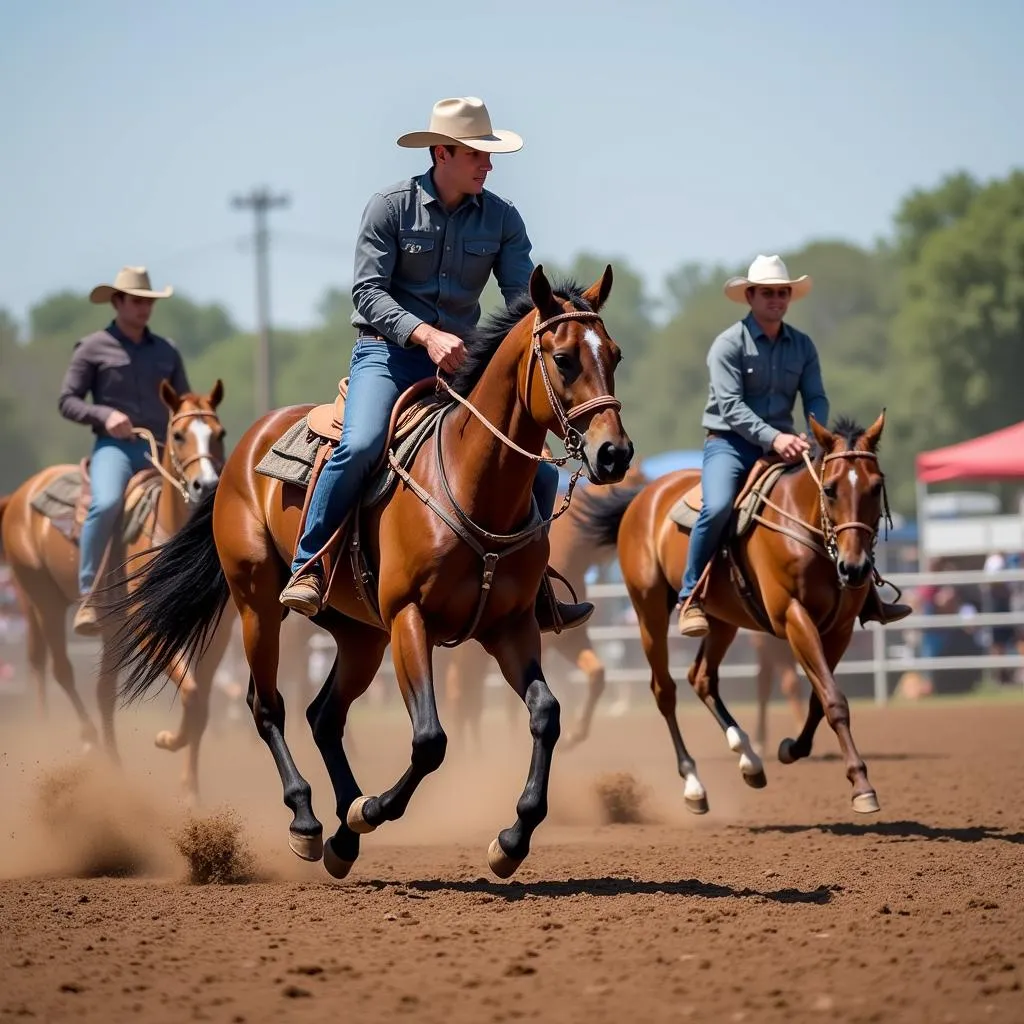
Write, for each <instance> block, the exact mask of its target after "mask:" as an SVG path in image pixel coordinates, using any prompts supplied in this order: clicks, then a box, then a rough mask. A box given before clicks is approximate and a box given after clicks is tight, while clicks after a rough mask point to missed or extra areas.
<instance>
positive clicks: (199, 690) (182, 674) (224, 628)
mask: <svg viewBox="0 0 1024 1024" xmlns="http://www.w3.org/2000/svg"><path fill="white" fill-rule="evenodd" d="M233 625H234V616H230V615H225V616H224V617H223V618H222V619H221V622H220V624H219V625H218V626H217V631H216V633H215V634H214V636H213V641H212V642H211V644H210V646H209V647H208V648H207V649H206V651H205V652H204V654H203V656H202V658H200V659H199V662H198V663H197V664H196V665H194V666H188V667H186V666H184V665H182V664H181V663H180V662H177V663H175V665H174V668H173V669H172V671H171V672H170V673H169V675H170V678H171V681H172V682H173V683H174V684H175V685H176V686H177V688H178V698H179V700H180V701H181V724H180V725H179V726H178V731H177V732H171V731H170V730H168V729H165V730H163V731H162V732H158V733H157V734H156V740H155V741H154V742H155V744H156V746H158V747H159V748H160V749H161V750H170V751H175V750H181V749H182V747H185V746H187V747H188V752H187V754H186V757H185V769H184V771H183V773H182V777H181V787H182V789H183V791H184V793H185V798H186V799H187V800H188V801H189V803H193V804H194V803H198V801H199V745H200V743H201V742H202V739H203V734H204V733H205V732H206V726H207V723H208V722H209V720H210V691H211V690H212V688H213V674H214V672H216V670H217V666H218V665H219V664H220V662H221V660H222V659H223V657H224V654H225V652H226V651H227V648H228V644H229V642H230V640H231V628H232V626H233Z"/></svg>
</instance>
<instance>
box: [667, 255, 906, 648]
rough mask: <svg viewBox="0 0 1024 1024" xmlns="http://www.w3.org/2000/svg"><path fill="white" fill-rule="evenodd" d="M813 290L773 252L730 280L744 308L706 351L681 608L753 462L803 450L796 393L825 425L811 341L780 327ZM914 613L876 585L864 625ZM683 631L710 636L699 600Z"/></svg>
mask: <svg viewBox="0 0 1024 1024" xmlns="http://www.w3.org/2000/svg"><path fill="white" fill-rule="evenodd" d="M810 290H811V279H810V278H809V277H808V276H807V275H806V274H805V275H804V276H803V277H799V278H797V279H796V280H790V277H789V272H788V271H787V270H786V265H785V264H784V263H783V262H782V260H781V259H780V258H779V257H778V256H758V257H757V259H755V260H754V262H753V263H752V264H751V265H750V270H749V271H748V273H747V276H746V277H740V278H732V279H731V280H729V281H727V282H726V285H725V294H726V295H727V296H728V297H729V298H730V299H732V300H733V301H734V302H746V303H747V304H748V305H749V306H750V312H749V313H748V314H747V316H745V317H744V318H743V319H742V320H741V321H740V322H739V323H737V324H733V326H732V327H730V328H728V329H727V330H725V331H723V332H722V333H721V334H720V335H719V336H718V337H717V338H716V339H715V341H714V343H713V344H712V346H711V351H710V352H709V353H708V369H709V370H710V376H711V381H710V387H709V389H708V402H707V406H706V407H705V409H704V418H703V420H702V423H703V425H704V428H705V430H706V431H707V439H706V440H705V442H704V460H703V465H702V468H701V489H702V494H703V504H702V506H701V510H700V516H699V517H698V519H697V523H696V525H695V526H694V528H693V533H692V535H691V537H690V546H689V549H688V551H687V556H686V573H685V575H684V576H683V585H682V588H681V589H680V591H679V602H680V604H681V605H685V603H686V600H687V599H688V598H689V597H690V595H691V594H692V593H693V592H694V590H695V589H696V588H697V584H698V583H699V582H700V578H701V576H702V575H703V573H704V569H705V568H706V567H707V565H708V563H709V562H710V561H711V559H712V558H713V557H714V554H715V552H716V551H717V550H718V546H719V543H720V541H721V538H722V535H723V533H724V531H725V528H726V526H727V525H728V523H729V517H730V516H731V514H732V507H733V503H734V502H735V500H736V496H737V495H738V494H739V492H740V489H741V488H742V486H743V484H744V482H745V480H746V479H747V475H748V474H749V473H750V470H751V468H752V467H753V465H754V463H755V462H756V461H757V460H758V459H759V458H760V457H761V456H762V455H763V454H765V452H769V451H774V452H776V453H777V454H778V455H780V456H781V457H782V458H783V459H784V460H785V461H787V462H796V461H797V460H799V459H800V458H801V457H802V455H803V453H804V452H805V451H808V450H809V447H810V446H809V445H808V443H807V439H806V437H805V436H804V435H803V434H796V433H795V429H796V428H795V427H794V425H793V407H794V406H795V405H796V398H797V394H798V393H799V395H800V399H801V401H802V403H803V408H804V416H805V418H808V419H809V418H810V417H811V416H813V417H814V418H815V419H816V420H817V421H818V422H819V423H827V422H828V411H829V406H828V398H827V396H826V395H825V386H824V384H823V383H822V379H821V365H820V363H819V362H818V351H817V349H816V348H815V346H814V342H813V341H811V339H810V338H809V337H808V336H807V335H806V334H804V333H803V332H802V331H798V330H796V328H794V327H791V326H790V325H789V324H787V323H784V322H783V317H784V316H785V315H786V311H787V309H788V308H789V303H790V301H791V300H798V299H802V298H803V297H804V296H805V295H806V294H807V293H808V292H809V291H810ZM910 612H911V609H910V608H909V607H908V606H907V605H899V604H885V603H883V602H882V600H881V598H880V597H879V596H878V593H877V591H876V590H875V589H874V587H872V589H871V594H870V595H869V597H868V599H867V601H866V602H865V606H864V610H863V612H862V619H863V620H865V621H867V620H872V619H873V620H875V621H877V622H881V623H883V624H885V623H889V622H895V621H897V620H898V619H902V618H904V617H905V616H907V615H909V614H910ZM679 632H680V633H681V634H682V635H683V636H693V637H703V636H707V634H708V620H707V616H706V615H705V614H704V609H703V608H702V607H701V603H700V601H699V600H698V599H696V598H695V599H694V600H692V601H691V602H690V604H689V607H687V608H686V610H685V612H683V613H681V614H680V616H679Z"/></svg>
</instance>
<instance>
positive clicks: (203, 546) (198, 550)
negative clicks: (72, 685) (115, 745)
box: [103, 492, 230, 704]
mask: <svg viewBox="0 0 1024 1024" xmlns="http://www.w3.org/2000/svg"><path fill="white" fill-rule="evenodd" d="M215 496H216V492H214V493H213V494H210V495H208V496H207V497H206V498H204V499H203V500H202V501H201V502H200V504H199V505H197V506H196V509H195V511H194V512H193V513H192V515H191V516H190V517H189V520H188V522H186V523H185V525H184V526H183V527H182V528H181V530H179V531H178V532H177V533H176V534H175V535H174V536H173V537H172V538H171V539H170V540H169V541H168V542H167V543H166V544H165V545H163V547H161V548H159V549H158V550H157V552H156V555H155V556H153V557H152V558H151V560H149V561H148V562H146V564H145V565H143V566H142V567H141V568H139V569H136V570H134V571H129V572H128V576H127V579H126V582H127V584H128V585H129V586H134V588H135V589H134V591H132V592H131V593H127V592H126V591H125V590H122V591H121V595H122V596H120V597H119V598H117V599H116V600H115V601H113V602H108V601H104V602H103V605H104V612H105V614H106V615H110V616H112V617H113V618H114V621H118V622H120V625H119V626H118V627H117V630H116V632H115V633H114V635H113V638H112V640H111V641H110V647H111V653H112V654H113V657H114V660H115V664H116V666H117V668H118V669H119V670H120V671H121V672H123V673H124V680H123V682H122V684H121V686H120V687H119V689H118V695H119V696H120V698H121V700H122V702H123V703H125V704H130V703H131V702H132V701H134V700H138V698H140V697H142V696H143V695H144V694H145V693H146V691H147V690H148V689H149V688H150V687H151V686H152V685H153V684H154V683H155V682H156V681H157V679H159V678H160V677H161V676H166V674H167V673H168V671H169V670H170V669H171V668H172V666H173V665H174V663H175V662H176V661H177V660H178V659H179V658H184V659H185V661H186V662H189V661H191V660H192V659H193V658H194V657H196V656H202V654H203V652H204V651H205V650H206V648H207V647H208V646H209V643H210V641H211V640H212V639H213V634H214V631H215V630H216V628H217V624H218V623H219V622H220V618H221V615H223V613H224V608H225V606H226V605H227V603H228V598H229V597H230V593H229V591H228V582H227V579H226V578H225V576H224V570H223V569H222V568H221V564H220V558H219V557H218V555H217V547H216V545H215V544H214V540H213V502H214V498H215Z"/></svg>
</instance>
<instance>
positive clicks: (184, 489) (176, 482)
mask: <svg viewBox="0 0 1024 1024" xmlns="http://www.w3.org/2000/svg"><path fill="white" fill-rule="evenodd" d="M203 416H207V417H210V418H211V419H216V418H217V414H216V413H215V412H207V411H206V410H205V409H193V410H189V411H188V412H178V413H175V414H174V415H173V416H172V417H171V421H170V424H169V426H170V427H171V428H172V429H173V428H174V425H175V424H176V423H179V422H181V421H182V420H188V419H194V418H196V417H203ZM132 433H133V434H135V435H136V436H137V437H141V438H142V439H143V440H144V441H145V442H146V444H148V445H149V451H148V452H146V458H147V459H149V461H150V463H151V464H152V466H153V468H154V469H155V470H156V471H157V472H158V473H159V474H160V475H161V476H162V477H163V478H164V479H165V480H166V481H167V482H168V483H169V484H170V485H171V486H172V487H173V488H174V489H175V490H176V491H177V492H178V493H179V494H180V495H181V498H182V501H184V502H185V504H186V505H189V504H191V503H192V496H191V494H189V490H188V480H187V479H186V477H185V470H186V469H188V467H189V466H192V465H194V464H195V463H197V462H199V461H200V460H201V459H209V460H210V461H211V462H212V463H213V466H214V469H215V470H216V471H217V475H218V476H219V475H220V471H221V470H222V469H223V468H224V467H223V464H222V463H221V462H220V460H219V459H215V458H214V457H213V456H212V455H190V456H189V457H188V458H187V459H185V461H184V462H182V460H181V459H179V458H178V456H177V454H176V453H175V451H174V448H173V447H172V446H167V451H168V454H169V455H170V458H171V468H172V469H173V470H174V472H175V473H176V474H177V475H176V476H175V475H172V474H171V473H168V472H167V470H166V469H164V467H163V463H162V461H161V459H160V446H159V444H158V443H157V439H156V438H155V437H154V436H153V432H152V431H151V430H147V429H146V428H145V427H132Z"/></svg>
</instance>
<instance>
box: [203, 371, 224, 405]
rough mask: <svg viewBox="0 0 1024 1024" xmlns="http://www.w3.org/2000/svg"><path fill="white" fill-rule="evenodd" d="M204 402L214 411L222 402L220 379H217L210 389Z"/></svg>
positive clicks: (222, 394)
mask: <svg viewBox="0 0 1024 1024" xmlns="http://www.w3.org/2000/svg"><path fill="white" fill-rule="evenodd" d="M206 400H207V401H208V402H209V403H210V407H211V408H212V409H216V408H217V406H218V405H220V403H221V402H222V401H223V400H224V383H223V381H221V379H220V377H218V378H217V380H216V381H215V383H214V385H213V387H212V388H211V389H210V394H209V395H208V396H207V398H206Z"/></svg>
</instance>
